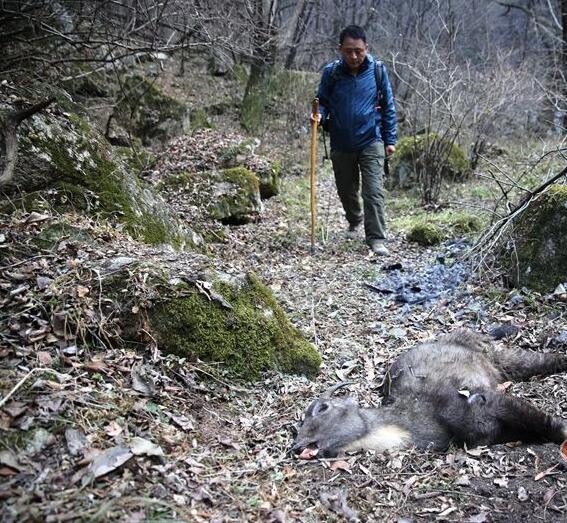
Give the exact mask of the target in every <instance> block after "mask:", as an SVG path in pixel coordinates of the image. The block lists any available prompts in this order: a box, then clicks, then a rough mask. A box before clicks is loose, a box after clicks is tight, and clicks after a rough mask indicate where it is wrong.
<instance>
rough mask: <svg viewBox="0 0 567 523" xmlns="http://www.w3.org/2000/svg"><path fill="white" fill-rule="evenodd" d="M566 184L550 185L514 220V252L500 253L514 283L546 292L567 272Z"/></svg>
mask: <svg viewBox="0 0 567 523" xmlns="http://www.w3.org/2000/svg"><path fill="white" fill-rule="evenodd" d="M565 231H567V186H565V185H554V186H552V187H550V188H549V189H548V190H547V191H546V192H545V193H544V194H542V195H540V197H539V198H538V199H537V200H534V201H533V202H532V203H531V204H530V205H529V207H528V208H527V209H526V210H525V211H524V212H523V213H522V214H521V215H520V217H519V218H518V220H517V221H516V223H515V230H514V233H513V234H514V244H515V246H516V251H515V252H514V251H513V252H511V253H509V254H504V255H502V256H501V262H502V263H503V265H504V266H505V267H506V268H507V270H508V274H509V277H510V281H511V283H512V284H514V285H518V286H524V285H525V286H527V287H529V288H532V289H534V290H537V291H540V292H549V291H550V290H553V289H554V288H555V287H556V286H557V285H558V284H559V283H563V282H565V277H566V275H567V234H566V232H565Z"/></svg>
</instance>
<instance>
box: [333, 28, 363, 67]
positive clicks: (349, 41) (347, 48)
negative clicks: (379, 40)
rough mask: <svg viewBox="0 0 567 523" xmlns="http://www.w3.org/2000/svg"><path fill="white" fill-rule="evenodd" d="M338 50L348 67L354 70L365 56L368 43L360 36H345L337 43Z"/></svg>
mask: <svg viewBox="0 0 567 523" xmlns="http://www.w3.org/2000/svg"><path fill="white" fill-rule="evenodd" d="M339 51H340V53H341V55H342V57H343V59H344V61H345V62H346V64H347V65H348V67H349V68H350V69H352V70H355V71H356V70H357V69H358V68H359V67H360V66H361V65H362V62H364V59H365V58H366V53H368V45H366V44H365V43H364V40H362V39H360V38H356V39H355V38H351V37H350V36H347V37H346V38H345V39H344V40H343V43H342V44H341V45H339Z"/></svg>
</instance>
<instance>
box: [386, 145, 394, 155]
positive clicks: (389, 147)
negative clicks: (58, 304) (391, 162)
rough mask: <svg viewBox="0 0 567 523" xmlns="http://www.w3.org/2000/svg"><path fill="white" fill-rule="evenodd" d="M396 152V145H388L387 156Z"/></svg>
mask: <svg viewBox="0 0 567 523" xmlns="http://www.w3.org/2000/svg"><path fill="white" fill-rule="evenodd" d="M395 152H396V146H395V145H386V156H390V155H391V154H394V153H395Z"/></svg>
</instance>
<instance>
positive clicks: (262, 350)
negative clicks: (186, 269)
mask: <svg viewBox="0 0 567 523" xmlns="http://www.w3.org/2000/svg"><path fill="white" fill-rule="evenodd" d="M147 313H148V320H149V325H150V328H151V332H152V334H153V336H154V338H155V339H156V341H157V343H158V345H159V346H160V348H161V349H162V350H163V351H164V352H172V353H174V354H177V355H180V356H185V357H192V358H195V357H198V358H199V359H202V360H205V361H210V362H221V363H222V364H223V366H224V367H225V368H228V369H230V370H231V371H232V372H233V373H235V374H237V375H239V376H241V377H243V378H245V379H254V378H258V377H259V375H260V372H261V371H264V370H268V369H276V370H280V371H282V372H287V373H295V374H304V375H307V376H313V375H314V374H316V373H317V372H318V370H319V366H320V364H321V357H320V355H319V353H318V352H317V350H316V349H315V347H314V346H313V345H312V344H311V343H309V342H307V341H306V340H305V339H304V338H303V336H302V335H301V334H300V332H299V331H298V330H297V329H296V328H294V327H293V326H292V325H291V324H290V322H289V320H288V319H287V317H286V315H285V313H284V312H283V310H282V309H281V307H280V306H279V305H278V303H277V302H276V300H275V299H274V297H273V295H272V293H271V291H270V290H269V289H268V288H267V287H266V286H265V285H264V284H263V283H262V282H261V281H260V279H259V278H258V277H257V276H256V275H254V274H253V273H250V274H248V275H246V276H232V275H228V274H223V273H219V272H215V273H209V274H208V275H207V277H206V281H202V280H198V281H196V282H195V283H193V284H188V283H185V282H184V283H180V284H179V285H178V286H176V287H175V288H174V289H173V292H172V294H171V295H170V296H168V297H167V299H165V300H161V301H160V302H159V303H158V304H157V305H155V306H154V307H152V308H151V309H149V310H148V311H147Z"/></svg>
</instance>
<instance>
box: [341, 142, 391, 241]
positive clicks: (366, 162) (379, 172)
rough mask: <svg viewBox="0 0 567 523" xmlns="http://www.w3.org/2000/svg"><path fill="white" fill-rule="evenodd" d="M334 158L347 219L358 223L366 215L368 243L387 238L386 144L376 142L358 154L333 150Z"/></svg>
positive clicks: (365, 229) (352, 223)
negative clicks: (385, 214)
mask: <svg viewBox="0 0 567 523" xmlns="http://www.w3.org/2000/svg"><path fill="white" fill-rule="evenodd" d="M331 160H332V162H333V171H334V173H335V182H336V184H337V192H338V193H339V198H340V200H341V203H342V204H343V209H344V210H345V213H346V219H347V220H348V222H349V223H350V224H351V225H358V224H359V223H360V222H362V220H363V217H364V234H365V236H366V243H367V244H369V245H370V244H371V243H372V242H375V241H376V240H383V239H385V238H386V220H385V218H384V144H383V143H382V142H375V143H373V144H370V145H369V146H368V147H366V149H363V150H362V151H359V152H356V153H345V152H341V151H331ZM361 181H362V191H360V185H361ZM360 193H362V201H363V202H364V213H363V212H362V209H363V207H362V205H361V202H360Z"/></svg>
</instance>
